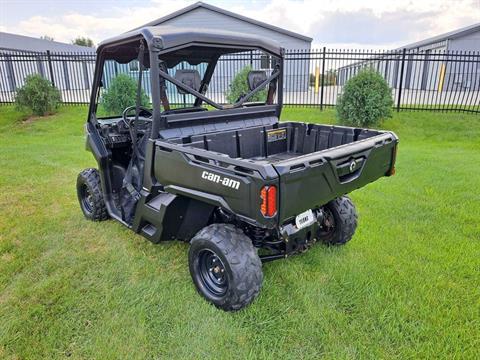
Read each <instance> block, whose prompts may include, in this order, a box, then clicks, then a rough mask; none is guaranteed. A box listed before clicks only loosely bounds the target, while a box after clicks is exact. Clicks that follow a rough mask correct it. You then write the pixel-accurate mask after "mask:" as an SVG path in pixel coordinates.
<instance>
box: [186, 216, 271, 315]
mask: <svg viewBox="0 0 480 360" xmlns="http://www.w3.org/2000/svg"><path fill="white" fill-rule="evenodd" d="M188 262H189V268H190V274H191V276H192V280H193V282H194V284H195V287H196V288H197V290H198V292H199V293H200V295H202V296H203V297H204V298H205V299H207V300H208V301H209V302H211V303H213V304H214V305H215V306H217V307H218V308H221V309H223V310H226V311H233V310H239V309H242V308H244V307H245V306H247V305H248V304H250V303H251V302H252V301H253V300H254V299H255V298H256V296H257V295H258V293H259V292H260V288H261V286H262V280H263V273H262V262H261V260H260V258H259V256H258V254H257V251H256V249H255V247H254V246H253V244H252V241H251V240H250V238H249V237H248V236H246V235H245V234H244V233H243V231H242V230H240V229H238V228H236V227H235V226H233V225H230V224H212V225H209V226H207V227H205V228H203V229H202V230H200V231H199V232H198V233H197V234H196V235H195V237H194V238H193V239H192V241H191V243H190V250H189V254H188Z"/></svg>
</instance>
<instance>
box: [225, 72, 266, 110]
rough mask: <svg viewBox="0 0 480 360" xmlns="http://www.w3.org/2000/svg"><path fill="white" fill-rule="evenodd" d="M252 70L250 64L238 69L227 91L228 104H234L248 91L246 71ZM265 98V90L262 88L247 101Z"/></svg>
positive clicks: (263, 99) (264, 99)
mask: <svg viewBox="0 0 480 360" xmlns="http://www.w3.org/2000/svg"><path fill="white" fill-rule="evenodd" d="M251 70H252V68H251V67H250V66H245V67H244V68H243V69H242V70H240V71H239V72H238V73H237V75H235V77H234V78H233V81H232V83H231V84H230V89H229V90H228V91H227V94H226V96H227V101H228V102H229V103H230V104H234V103H236V102H237V100H238V99H239V98H240V97H241V96H243V95H245V94H247V93H248V92H250V89H249V88H248V80H247V78H248V73H249V72H250V71H251ZM266 100H267V90H266V89H262V90H260V91H259V92H257V93H256V94H255V95H253V96H252V97H250V98H249V99H248V101H249V102H255V101H266Z"/></svg>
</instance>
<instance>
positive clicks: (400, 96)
mask: <svg viewBox="0 0 480 360" xmlns="http://www.w3.org/2000/svg"><path fill="white" fill-rule="evenodd" d="M406 52H407V50H406V49H405V48H403V51H402V66H401V67H400V85H399V86H398V98H397V112H399V111H400V102H401V100H402V87H403V70H404V69H405V53H406Z"/></svg>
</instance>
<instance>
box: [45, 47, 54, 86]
mask: <svg viewBox="0 0 480 360" xmlns="http://www.w3.org/2000/svg"><path fill="white" fill-rule="evenodd" d="M47 62H48V71H50V81H51V82H52V85H53V86H55V79H54V77H53V66H52V58H51V56H50V50H47Z"/></svg>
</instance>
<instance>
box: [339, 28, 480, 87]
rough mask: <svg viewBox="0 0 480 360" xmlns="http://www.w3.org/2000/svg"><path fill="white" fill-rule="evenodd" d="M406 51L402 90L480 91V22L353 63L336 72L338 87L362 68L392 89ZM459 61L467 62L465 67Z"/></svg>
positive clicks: (395, 84) (396, 80) (396, 82)
mask: <svg viewBox="0 0 480 360" xmlns="http://www.w3.org/2000/svg"><path fill="white" fill-rule="evenodd" d="M403 49H405V51H406V55H405V69H404V80H403V81H404V83H403V86H402V87H403V88H405V89H412V90H438V91H442V90H455V91H462V90H478V89H480V62H478V61H477V62H476V66H474V65H472V64H474V63H475V62H474V61H472V58H474V57H475V56H477V59H478V56H480V23H477V24H473V25H470V26H466V27H464V28H461V29H457V30H454V31H451V32H448V33H445V34H441V35H438V36H434V37H431V38H428V39H425V40H422V41H418V42H415V43H412V44H408V45H405V46H402V47H400V48H398V49H395V50H393V51H392V52H391V53H386V54H385V55H377V56H375V57H372V59H371V60H370V59H369V60H364V61H361V62H354V63H352V64H349V65H347V66H343V67H341V68H339V69H338V84H339V85H343V84H344V83H345V82H346V80H348V79H349V78H351V77H352V76H354V75H355V74H356V73H358V71H360V69H362V68H364V67H367V66H368V67H372V68H374V69H376V70H377V71H378V72H379V73H381V74H383V75H384V77H385V79H386V80H387V82H388V83H389V84H390V86H391V87H393V88H395V87H397V85H398V78H399V74H400V64H401V58H402V55H401V52H402V51H403ZM460 60H469V61H470V63H471V64H470V65H468V66H464V65H463V63H462V61H460Z"/></svg>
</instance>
